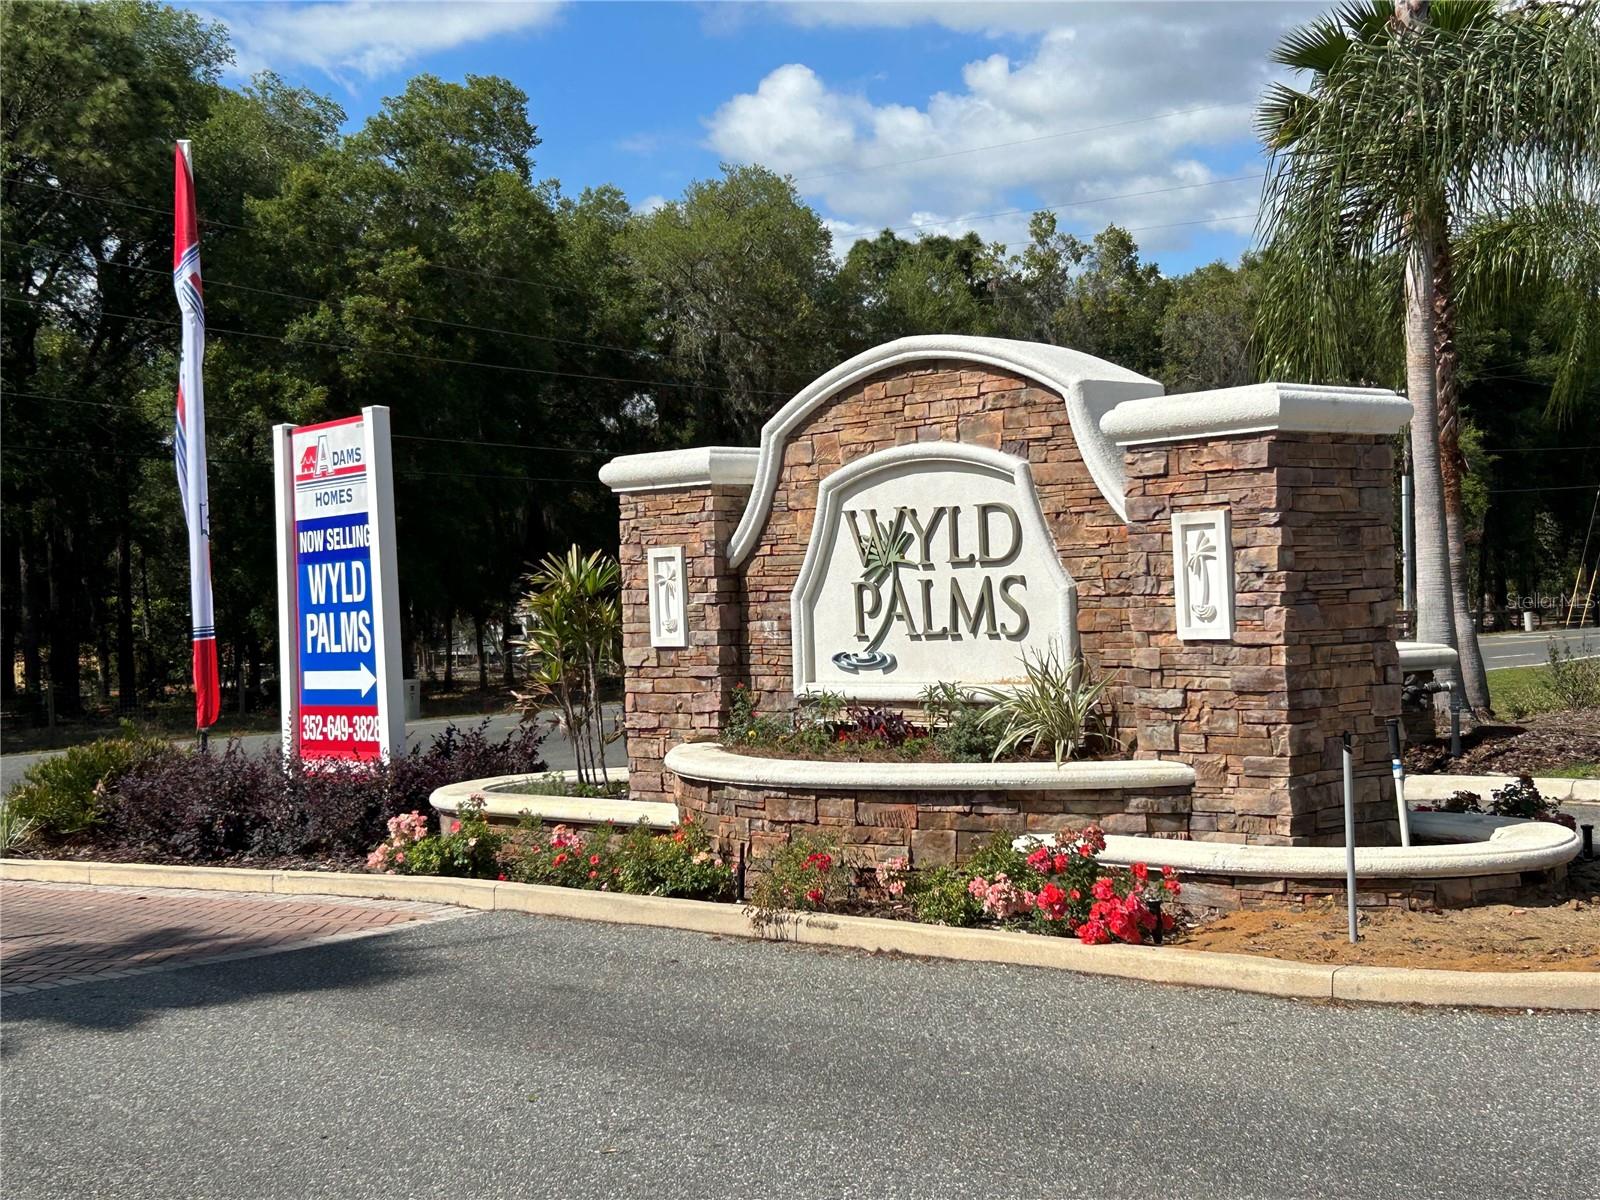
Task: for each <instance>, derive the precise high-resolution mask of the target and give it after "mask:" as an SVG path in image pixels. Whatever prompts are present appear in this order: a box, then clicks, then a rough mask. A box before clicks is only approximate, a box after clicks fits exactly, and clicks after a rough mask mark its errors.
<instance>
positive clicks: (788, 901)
mask: <svg viewBox="0 0 1600 1200" xmlns="http://www.w3.org/2000/svg"><path fill="white" fill-rule="evenodd" d="M751 873H752V874H753V875H755V876H756V882H755V885H754V886H753V887H752V888H751V889H750V905H749V907H748V909H747V910H746V911H747V912H748V913H749V914H750V920H751V922H752V923H753V924H754V925H755V926H756V928H758V929H760V928H762V927H763V926H767V925H772V924H776V923H778V922H779V921H781V920H782V919H783V917H784V914H785V913H789V912H830V911H834V910H837V909H839V908H841V907H842V906H843V905H844V904H845V903H846V902H847V901H848V900H849V899H850V890H851V883H852V882H853V878H852V876H853V874H854V872H853V871H852V870H851V868H850V867H849V866H848V865H847V864H846V863H845V861H844V858H843V855H842V854H841V852H840V850H839V842H838V839H837V838H833V837H827V836H818V835H813V834H797V835H795V836H794V837H792V838H791V839H790V840H789V841H788V842H786V843H785V844H784V845H782V846H779V847H778V848H777V849H776V850H774V851H772V852H771V853H770V854H767V855H765V856H763V857H762V858H761V859H759V860H758V861H757V862H756V863H754V864H753V866H752V872H751Z"/></svg>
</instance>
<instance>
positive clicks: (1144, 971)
mask: <svg viewBox="0 0 1600 1200" xmlns="http://www.w3.org/2000/svg"><path fill="white" fill-rule="evenodd" d="M0 880H12V881H19V882H22V881H28V882H49V883H92V884H99V885H109V884H119V885H124V886H128V887H168V888H199V889H208V890H214V891H228V892H241V891H256V892H271V893H279V894H292V895H323V896H354V897H365V898H368V899H376V900H422V901H428V902H431V903H435V904H456V905H460V906H462V907H465V908H475V909H494V910H499V911H505V912H523V913H531V914H535V915H539V916H547V917H567V918H570V919H572V920H578V921H604V922H608V923H611V924H621V925H649V926H656V927H659V928H666V929H681V930H686V931H688V932H691V933H706V934H713V935H716V936H720V937H741V938H765V939H766V940H770V941H788V942H794V943H796V944H799V945H807V946H830V947H834V948H836V949H848V950H864V951H868V952H877V953H896V954H910V955H916V956H920V957H926V958H947V959H957V960H961V961H965V962H992V963H1004V964H1007V965H1012V966H1027V967H1045V968H1050V969H1053V970H1063V971H1078V972H1081V973H1083V974H1086V975H1106V976H1114V977H1117V978H1122V979H1140V980H1144V981H1146V982H1150V983H1172V984H1182V985H1185V986H1188V987H1213V988H1227V989H1230V990H1232V991H1239V992H1254V993H1256V994H1259V995H1266V996H1293V997H1300V998H1303V999H1312V1000H1351V1001H1363V1002H1367V1003H1375V1004H1422V1005H1445V1006H1451V1007H1461V1006H1467V1007H1479V1008H1537V1009H1565V1010H1571V1011H1585V1012H1588V1011H1600V972H1590V971H1517V972H1512V971H1506V972H1474V971H1436V970H1413V969H1411V968H1408V967H1364V966H1333V965H1329V964H1321V963H1299V962H1289V961H1287V960H1285V959H1279V958H1262V957H1258V956H1256V955H1250V954H1216V953H1212V952H1210V951H1205V950H1184V949H1182V948H1181V947H1176V946H1124V945H1110V946H1086V945H1084V944H1083V943H1082V942H1079V941H1077V940H1076V939H1073V938H1053V937H1041V936H1039V935H1037V934H1030V933H1013V932H1010V931H1008V930H993V929H951V928H948V927H946V926H942V925H920V924H917V923H915V922H912V921H891V920H887V919H884V918H882V917H846V916H833V915H828V914H814V915H794V916H791V917H789V918H787V919H785V920H782V921H780V922H778V923H777V924H776V925H775V926H773V927H770V928H769V929H767V930H766V931H765V932H764V933H762V932H758V931H757V930H756V929H755V927H754V926H753V925H752V924H751V921H750V918H749V917H748V916H747V915H746V914H745V910H744V909H743V907H741V906H739V905H736V904H719V903H713V902H710V901H704V900H673V899H667V898H664V897H661V896H625V895H620V894H617V893H613V892H586V891H580V890H578V889H576V888H560V887H545V886H542V885H539V884H528V883H500V882H497V881H494V880H487V879H443V878H439V877H436V876H419V875H358V874H349V873H344V872H336V871H326V872H324V871H257V870H246V869H241V868H236V867H187V866H160V865H155V864H146V863H79V862H62V861H56V860H51V859H19V858H6V859H0Z"/></svg>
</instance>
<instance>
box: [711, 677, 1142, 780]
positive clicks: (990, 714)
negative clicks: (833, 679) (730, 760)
mask: <svg viewBox="0 0 1600 1200" xmlns="http://www.w3.org/2000/svg"><path fill="white" fill-rule="evenodd" d="M1021 671H1022V678H1021V680H1020V681H1019V682H1018V683H1017V684H1016V685H1014V686H1012V687H1010V688H1007V689H1003V690H1002V689H998V688H978V689H967V688H963V687H961V686H959V685H957V684H953V683H936V684H930V685H929V686H928V687H926V688H924V689H923V692H922V700H921V716H922V720H921V721H920V722H919V721H914V720H912V719H911V718H910V717H908V716H907V715H906V714H905V713H904V712H901V711H900V710H899V709H896V708H888V707H883V706H880V705H860V704H849V703H847V702H846V701H845V699H844V697H842V696H840V695H838V694H836V693H834V692H826V691H824V692H816V693H812V694H809V695H805V696H802V697H800V698H799V700H798V702H797V703H796V706H795V708H794V710H793V711H792V712H790V713H788V714H785V715H783V716H766V715H762V714H759V713H757V712H756V708H755V700H754V697H753V696H752V695H751V693H750V690H749V689H748V688H747V687H745V685H744V684H742V683H740V684H735V685H734V690H733V701H732V703H731V705H730V711H729V714H728V721H727V724H726V725H725V726H724V727H723V730H722V734H721V742H722V744H723V745H724V746H725V747H726V748H727V749H729V750H731V751H734V752H736V753H740V754H758V755H761V756H763V757H767V758H813V759H821V760H825V761H831V762H949V763H960V762H996V761H1012V762H1016V761H1032V760H1038V759H1045V758H1049V757H1052V756H1053V757H1054V760H1055V761H1056V762H1057V763H1060V762H1064V761H1066V760H1068V759H1072V758H1093V757H1096V755H1098V754H1103V753H1105V754H1113V753H1114V754H1118V755H1120V754H1122V753H1124V747H1123V746H1122V744H1121V742H1120V741H1119V740H1118V739H1117V738H1116V736H1115V735H1114V734H1113V733H1112V732H1111V720H1110V718H1109V716H1108V715H1107V714H1106V713H1105V712H1103V711H1102V698H1103V695H1104V692H1105V686H1106V685H1105V683H1104V682H1103V681H1101V682H1091V681H1090V680H1089V679H1088V678H1087V670H1086V668H1085V667H1084V664H1083V661H1082V660H1081V659H1063V658H1062V657H1061V656H1060V655H1058V654H1057V653H1056V652H1055V651H1054V650H1050V651H1047V652H1044V653H1042V654H1038V655H1032V656H1029V655H1024V656H1023V658H1022V661H1021Z"/></svg>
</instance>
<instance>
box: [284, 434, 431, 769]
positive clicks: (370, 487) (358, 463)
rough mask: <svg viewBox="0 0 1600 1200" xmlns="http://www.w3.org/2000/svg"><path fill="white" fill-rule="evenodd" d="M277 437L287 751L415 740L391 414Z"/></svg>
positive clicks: (395, 746)
mask: <svg viewBox="0 0 1600 1200" xmlns="http://www.w3.org/2000/svg"><path fill="white" fill-rule="evenodd" d="M274 434H275V441H274V445H275V459H276V466H277V481H278V503H277V510H278V511H277V517H278V633H279V638H278V640H279V646H280V650H279V663H280V666H281V679H282V685H281V686H282V696H283V745H284V752H285V753H286V754H295V755H298V756H299V757H301V758H303V759H308V760H317V759H356V760H362V759H377V758H383V757H385V756H387V755H388V754H390V753H391V752H394V751H398V750H400V749H402V748H403V747H404V746H405V711H404V698H403V694H402V684H401V677H400V631H399V610H400V602H399V587H398V584H397V581H396V576H395V557H394V487H393V483H392V480H391V476H390V455H389V410H388V409H387V408H364V409H362V410H361V413H360V415H359V416H354V417H342V418H340V419H339V420H336V421H324V422H322V423H321V424H318V425H301V426H290V425H279V426H277V427H276V428H275V430H274Z"/></svg>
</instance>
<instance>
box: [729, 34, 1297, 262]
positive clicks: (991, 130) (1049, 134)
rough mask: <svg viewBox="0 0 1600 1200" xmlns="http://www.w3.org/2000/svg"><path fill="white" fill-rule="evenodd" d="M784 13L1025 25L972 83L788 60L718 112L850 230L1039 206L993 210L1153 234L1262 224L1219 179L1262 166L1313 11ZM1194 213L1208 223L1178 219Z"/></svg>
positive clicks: (960, 221) (735, 133)
mask: <svg viewBox="0 0 1600 1200" xmlns="http://www.w3.org/2000/svg"><path fill="white" fill-rule="evenodd" d="M783 13H784V15H785V16H786V17H787V19H789V20H791V21H793V22H795V23H798V24H801V25H807V26H814V25H830V26H857V27H870V26H880V27H882V26H887V27H890V28H896V27H908V26H912V25H921V24H936V25H940V26H944V27H946V28H949V29H953V30H957V31H962V32H966V33H969V34H973V33H978V34H996V35H1024V36H1025V39H1026V40H1025V41H1024V42H1023V43H1022V48H1021V50H1020V51H1015V50H1014V52H1013V53H1004V52H988V53H985V52H984V51H987V50H990V48H991V47H992V46H993V45H994V43H992V42H991V43H988V44H983V43H979V44H977V45H975V47H974V50H975V51H976V53H975V54H974V56H973V57H972V58H971V59H970V60H969V61H968V62H967V63H966V64H965V66H964V67H963V68H962V70H961V74H960V79H959V81H958V82H957V81H952V86H950V87H949V88H948V89H947V90H941V91H937V92H934V93H933V94H932V95H929V96H926V97H925V98H924V99H922V100H921V101H920V102H918V103H914V104H906V103H876V102H874V101H873V100H871V99H870V98H869V97H867V96H866V95H864V94H862V93H860V92H857V91H854V90H850V89H843V88H838V87H834V86H832V85H830V84H829V83H828V81H827V80H826V79H825V78H824V77H823V76H822V75H820V74H819V73H818V72H817V71H816V70H813V69H812V68H811V67H810V66H807V65H805V64H802V63H790V64H788V65H786V66H782V67H779V68H777V69H776V70H774V71H772V72H771V73H770V74H768V75H767V76H766V78H764V79H763V80H762V81H761V82H760V84H759V85H758V86H757V87H756V89H755V90H754V91H753V92H747V93H744V94H741V95H738V96H735V97H733V98H732V99H731V100H729V101H727V102H726V103H725V104H723V105H722V106H721V107H720V108H718V109H717V110H716V111H715V112H714V113H713V114H712V115H711V116H710V117H709V118H708V120H707V122H706V126H707V131H708V142H709V144H710V146H711V147H712V148H713V149H714V150H716V151H717V152H718V153H719V154H721V155H722V156H723V157H725V158H728V159H732V160H735V161H741V162H761V163H764V164H766V165H767V166H770V167H772V168H773V169H775V170H778V171H783V172H787V173H789V174H792V175H793V176H794V177H795V179H796V182H797V184H798V186H799V187H800V189H801V191H802V192H804V193H805V194H806V195H807V197H808V198H810V199H811V200H812V201H813V202H814V203H818V204H819V205H820V206H821V207H822V208H823V209H824V210H825V211H826V213H827V215H828V217H829V218H830V220H831V221H832V222H833V227H834V228H835V233H836V237H840V238H842V237H845V236H849V233H854V232H855V231H857V230H875V229H877V228H881V227H884V226H889V227H903V226H909V225H913V224H915V225H927V226H930V227H932V228H933V229H934V230H936V231H938V232H962V231H964V230H966V229H969V228H971V229H976V230H977V231H978V232H979V233H980V234H981V235H982V236H983V237H984V238H985V239H986V240H1003V241H1007V242H1011V243H1015V242H1017V241H1020V240H1022V239H1025V237H1026V229H1027V222H1028V215H1027V211H1024V212H1021V213H1010V214H1007V215H1004V216H993V217H991V216H988V214H991V213H996V212H1004V210H1008V209H1013V208H1021V209H1025V210H1031V209H1033V208H1036V207H1049V206H1055V205H1068V206H1070V207H1064V208H1063V209H1062V210H1061V212H1060V214H1059V216H1060V220H1061V223H1062V224H1063V225H1064V226H1067V227H1072V228H1079V229H1096V228H1099V227H1101V226H1103V225H1104V224H1106V223H1108V222H1111V221H1116V222H1117V223H1119V224H1122V225H1125V226H1132V227H1139V226H1168V227H1169V228H1167V229H1149V230H1146V231H1144V233H1142V234H1141V236H1140V242H1141V244H1142V245H1145V246H1146V247H1148V248H1151V249H1159V248H1161V247H1163V246H1173V245H1179V244H1182V243H1184V242H1186V241H1187V240H1189V239H1190V238H1191V237H1192V236H1193V234H1194V233H1195V232H1196V230H1199V229H1204V228H1208V227H1209V228H1215V229H1227V230H1229V231H1234V232H1248V230H1249V229H1250V228H1251V226H1252V221H1251V219H1250V218H1248V217H1245V218H1240V217H1238V216H1237V214H1240V213H1248V212H1249V211H1250V210H1252V209H1254V207H1255V205H1256V202H1257V198H1258V196H1259V192H1260V184H1259V181H1257V180H1253V179H1251V180H1244V181H1240V182H1219V181H1223V180H1229V179H1233V178H1234V177H1237V176H1244V175H1250V174H1254V173H1256V172H1259V170H1260V166H1259V160H1258V159H1257V158H1256V156H1255V153H1254V150H1253V148H1252V147H1253V143H1252V140H1251V129H1250V122H1251V113H1252V111H1253V106H1254V103H1255V100H1256V98H1257V97H1258V95H1259V94H1260V91H1261V89H1262V87H1263V86H1264V85H1265V83H1266V82H1267V81H1268V80H1269V79H1270V78H1272V77H1273V76H1274V74H1275V73H1276V71H1275V68H1273V67H1272V66H1271V64H1269V62H1268V60H1267V55H1268V52H1269V50H1270V49H1271V47H1272V45H1273V44H1274V43H1275V42H1276V41H1277V39H1278V38H1279V37H1280V36H1281V34H1282V32H1283V30H1284V29H1285V28H1286V27H1287V26H1289V25H1292V24H1295V23H1297V22H1301V21H1304V20H1306V19H1308V17H1309V16H1310V15H1311V12H1310V10H1308V9H1307V8H1306V7H1305V6H1303V5H1296V4H1281V3H1279V4H1271V5H1268V4H1239V3H1228V4H1209V3H1188V4H1181V5H1179V4H1064V5H1063V4H1016V5H1013V4H986V5H971V4H950V5H946V4H927V3H900V4H895V3H878V4H872V3H867V4H860V3H858V4H822V5H810V4H799V5H790V6H786V7H785V8H784V9H783ZM891 70H892V67H891ZM1152 117H1155V118H1159V119H1154V120H1152V119H1148V118H1152ZM1195 184H1203V185H1206V186H1202V187H1194V186H1192V185H1195ZM1129 193H1142V194H1138V195H1129ZM1101 197H1115V199H1106V200H1103V201H1102V200H1100V199H1099V198H1101ZM1189 221H1203V222H1206V224H1203V225H1180V224H1177V223H1178V222H1189ZM847 231H848V232H847ZM857 236H859V234H857ZM840 249H843V247H840Z"/></svg>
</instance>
